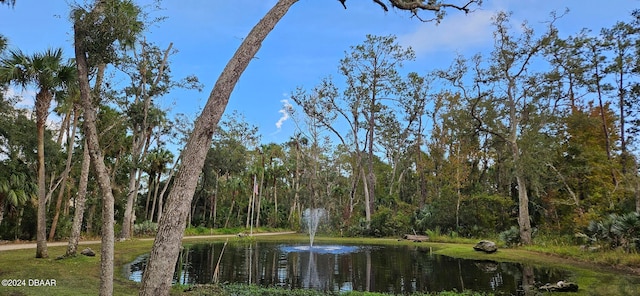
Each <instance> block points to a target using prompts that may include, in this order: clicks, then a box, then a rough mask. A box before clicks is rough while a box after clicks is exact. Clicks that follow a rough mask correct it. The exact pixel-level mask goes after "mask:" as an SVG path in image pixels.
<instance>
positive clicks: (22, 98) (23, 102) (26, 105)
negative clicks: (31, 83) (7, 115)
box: [4, 87, 36, 109]
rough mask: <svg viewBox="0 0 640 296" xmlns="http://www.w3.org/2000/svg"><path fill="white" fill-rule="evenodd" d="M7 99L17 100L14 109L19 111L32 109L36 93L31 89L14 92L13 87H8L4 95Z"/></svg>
mask: <svg viewBox="0 0 640 296" xmlns="http://www.w3.org/2000/svg"><path fill="white" fill-rule="evenodd" d="M4 95H5V97H7V98H18V102H17V103H16V106H15V107H16V108H20V109H32V108H33V105H34V99H35V97H36V91H35V90H33V89H22V90H16V89H15V88H13V87H9V88H8V89H7V91H6V92H5V93H4Z"/></svg>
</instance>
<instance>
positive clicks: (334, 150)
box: [0, 1, 640, 294]
mask: <svg viewBox="0 0 640 296" xmlns="http://www.w3.org/2000/svg"><path fill="white" fill-rule="evenodd" d="M3 2H4V1H3ZM342 2H343V3H344V2H345V1H342ZM374 2H376V3H379V2H380V1H374ZM471 2H473V1H471ZM8 3H11V4H13V1H8ZM293 3H295V1H291V3H289V4H287V5H289V6H290V5H292V4H293ZM380 3H381V2H380ZM393 3H396V1H391V4H393ZM398 3H402V2H398ZM101 5H111V6H110V8H113V9H107V10H104V7H102V6H101ZM381 5H383V4H381ZM383 7H385V8H386V6H383ZM394 7H397V6H395V5H394ZM276 8H277V7H276ZM397 8H399V9H403V8H402V7H397ZM280 9H284V8H280ZM460 9H463V10H464V9H466V6H465V7H461V8H460ZM427 10H429V9H427ZM412 11H413V13H416V10H412ZM280 13H281V14H284V13H286V9H285V10H284V11H281V12H280ZM71 17H72V20H73V22H74V38H75V46H76V47H75V55H74V57H75V58H74V59H69V58H64V55H65V54H67V55H71V53H63V52H62V51H61V50H58V49H48V50H43V51H42V53H36V54H33V55H27V54H25V53H23V52H21V51H20V50H19V49H13V48H11V49H10V48H6V44H7V42H6V40H5V39H4V38H1V36H0V52H1V53H0V81H2V84H1V85H0V88H1V90H2V91H0V239H3V240H13V239H24V240H31V239H37V241H38V250H37V253H36V257H47V256H48V254H47V250H46V241H47V240H49V241H51V240H56V239H69V241H70V244H69V251H68V252H67V253H68V255H69V256H71V255H73V254H75V251H76V250H75V246H77V241H78V238H79V237H80V236H81V235H82V233H85V234H87V235H103V244H104V245H107V246H108V245H111V246H113V238H114V237H115V236H116V235H117V236H119V237H120V238H122V239H127V238H130V237H131V236H132V235H134V234H135V233H136V230H137V231H139V232H143V231H146V230H148V228H149V227H150V228H151V229H152V230H153V231H155V229H156V228H155V225H157V224H156V223H159V222H161V221H163V219H164V220H165V221H170V219H176V218H175V217H182V216H180V215H184V216H185V217H184V220H185V221H184V223H186V224H187V225H190V226H192V227H207V228H252V227H273V228H288V229H299V228H300V227H301V226H302V225H301V222H302V215H303V212H304V210H305V209H306V208H324V209H325V210H326V213H328V215H327V216H328V217H327V222H326V223H325V225H324V228H323V229H324V231H327V232H332V233H334V234H339V235H368V236H394V235H396V236H397V235H400V234H404V233H413V232H417V233H424V232H426V231H429V230H431V231H432V230H435V229H438V230H439V231H442V232H446V233H452V234H456V235H461V236H469V237H481V236H485V235H490V234H497V233H503V234H504V237H509V234H510V233H511V234H513V233H515V235H512V236H511V237H512V239H511V241H510V242H520V243H525V244H529V243H533V242H535V235H536V234H537V233H545V234H553V235H561V236H571V237H573V236H574V235H575V234H580V236H581V237H585V238H586V239H587V240H590V241H595V240H608V243H609V244H610V246H611V247H624V248H626V249H633V248H634V247H635V245H636V244H638V243H640V238H639V237H638V236H637V233H639V232H638V231H640V217H639V216H638V214H637V213H640V177H639V171H638V159H637V158H638V154H637V153H638V150H637V149H638V133H639V123H640V122H639V120H640V117H639V116H640V114H639V113H638V112H639V111H640V110H639V109H640V102H638V97H639V95H640V93H639V92H640V87H639V86H640V84H639V83H640V80H639V79H638V76H637V75H638V74H640V68H639V65H638V61H640V43H638V40H640V39H639V34H640V12H634V13H633V14H632V15H631V16H630V20H629V21H627V22H624V21H620V22H618V23H617V24H615V25H614V26H612V27H611V28H604V29H602V30H601V31H600V32H589V31H580V32H562V33H563V34H560V32H558V29H557V28H555V27H554V26H553V23H554V21H555V19H552V20H551V21H550V22H549V25H548V27H547V28H545V29H544V32H542V33H539V32H535V31H534V30H533V29H532V28H530V27H527V26H526V25H522V26H520V27H518V28H514V27H515V26H516V25H517V24H514V23H512V22H511V20H510V18H509V14H507V13H499V14H497V15H496V16H495V17H494V29H495V33H494V36H495V39H494V47H493V50H492V51H491V52H490V53H488V54H486V55H482V54H478V55H475V56H471V57H463V56H460V57H458V58H457V59H456V60H454V61H452V64H451V66H450V67H449V68H447V69H436V70H433V71H430V72H427V71H426V70H425V72H424V73H416V72H408V71H406V70H404V68H403V65H407V64H411V65H412V68H416V62H415V60H414V59H415V53H414V52H413V50H412V49H411V48H404V47H402V46H401V45H399V44H398V42H397V41H396V39H395V37H394V36H366V37H365V39H364V41H363V42H362V43H361V44H358V45H354V46H352V47H351V48H350V49H349V51H348V52H347V53H346V54H345V57H344V58H343V59H341V60H340V61H336V63H337V68H338V75H337V76H336V77H334V78H331V77H330V76H328V77H327V78H325V79H322V80H321V81H319V82H318V84H317V85H315V86H312V87H310V88H308V89H307V88H305V87H299V88H298V89H296V90H295V91H294V92H293V94H292V96H291V99H292V100H293V101H294V102H295V103H296V106H291V107H288V110H287V111H288V112H289V113H290V114H291V115H292V117H293V118H294V120H295V121H296V126H297V127H298V128H297V131H296V133H295V134H294V135H292V136H291V137H290V139H289V141H287V142H285V143H265V142H263V141H261V136H260V134H259V130H258V127H255V126H252V125H251V124H250V123H249V122H248V120H246V119H245V118H244V117H243V116H242V114H240V113H238V112H230V113H227V116H226V117H224V118H223V120H222V121H220V122H219V123H218V122H206V123H200V124H201V125H209V124H213V126H212V127H211V128H209V129H207V130H206V131H200V133H198V132H197V131H198V124H196V126H194V127H191V126H189V124H190V123H188V122H185V121H184V120H183V119H181V118H180V117H179V116H175V117H174V118H172V115H171V114H170V112H168V110H163V109H162V108H161V107H160V106H158V105H156V104H155V103H154V99H155V98H159V97H162V96H163V95H166V94H167V93H169V92H170V91H171V90H173V89H175V88H178V87H180V88H189V89H199V88H200V84H199V82H198V80H197V78H196V77H184V78H179V79H176V78H174V77H172V75H171V59H170V57H171V55H172V54H173V53H174V50H173V44H172V43H169V44H163V45H156V44H151V43H148V42H146V41H145V40H144V38H143V37H142V32H144V28H145V26H146V25H147V24H146V23H145V20H144V15H143V13H142V11H140V9H139V8H138V7H137V6H135V5H133V3H131V2H128V1H122V2H121V1H103V2H100V1H98V2H96V4H95V5H92V6H87V7H75V8H74V10H73V13H72V16H71ZM280 17H282V15H280ZM439 17H441V16H439ZM116 19H117V20H118V23H119V24H122V23H126V24H127V27H126V28H125V27H121V28H120V29H121V30H110V29H109V28H113V27H114V24H113V23H114V22H115V21H114V20H116ZM125 19H126V20H128V21H127V22H122V20H125ZM275 22H277V20H275ZM273 25H275V23H274V24H272V26H273ZM104 32H109V34H104ZM267 33H268V32H264V33H263V34H267ZM566 33H570V34H573V35H569V36H568V37H560V36H562V35H564V34H566ZM262 38H264V36H263V37H262ZM247 42H249V41H247ZM256 42H257V41H256ZM258 43H259V42H258ZM258 47H259V45H258ZM255 50H256V51H257V48H256V49H255ZM251 56H253V55H250V56H249V59H251ZM246 62H247V63H248V61H246ZM245 66H246V65H245ZM419 67H420V65H418V68H419ZM424 68H426V66H424ZM327 74H328V75H329V74H332V73H327ZM238 75H239V74H238ZM112 77H119V78H118V79H119V81H122V80H124V79H122V77H125V78H126V81H127V85H124V86H122V85H120V86H117V87H114V86H115V85H117V83H115V82H114V81H110V79H113V78H112ZM237 78H238V77H235V78H234V79H237ZM108 85H111V86H110V87H109V86H108ZM220 87H225V86H220ZM292 87H295V86H292ZM307 87H308V86H307ZM21 88H31V89H35V92H36V93H37V95H36V96H35V98H34V99H35V107H34V110H25V109H23V108H21V107H20V104H19V99H20V97H19V96H16V95H14V93H15V92H9V91H8V90H10V89H12V90H18V89H21ZM225 89H226V90H228V92H229V94H230V92H231V90H232V89H233V86H231V88H228V86H227V87H226V88H225ZM214 93H215V94H219V93H217V92H212V95H214ZM214 99H217V100H221V101H224V100H225V99H226V100H227V101H228V96H227V97H226V98H225V97H221V98H214ZM224 102H225V104H224V105H226V101H224ZM52 105H53V107H52ZM212 108H213V107H212ZM217 108H219V106H218V107H217ZM50 110H52V112H53V113H55V114H56V115H58V116H59V117H60V118H61V122H60V124H59V125H57V126H51V125H47V124H46V121H47V116H48V113H49V111H50ZM213 111H216V110H213ZM213 111H211V112H213ZM217 111H221V110H217ZM222 111H224V108H223V109H222ZM220 114H222V113H221V112H220ZM203 118H204V119H203V120H207V118H208V119H211V118H209V117H207V116H204V117H203ZM194 129H195V131H194V132H193V133H191V130H194ZM214 130H215V133H214V132H213V131H214ZM194 133H195V134H197V135H199V136H201V137H203V138H202V139H199V140H198V141H204V143H207V144H206V145H204V146H203V147H204V151H203V159H202V169H201V170H200V169H198V166H188V167H186V168H185V166H184V161H185V160H184V159H182V158H180V159H178V152H177V151H173V152H172V151H170V150H169V147H170V145H169V144H170V143H169V141H170V140H171V139H185V140H184V141H183V142H181V143H172V144H179V145H180V146H185V144H184V143H185V142H187V143H189V142H188V141H187V140H186V139H189V141H196V140H193V135H192V134H194ZM34 135H35V136H34ZM207 137H209V138H207ZM211 137H212V139H211ZM190 145H194V147H195V146H198V145H197V143H195V142H193V143H192V144H190ZM185 147H189V145H186V146H185ZM198 147H200V146H198ZM185 149H187V148H185ZM183 155H187V157H191V156H193V157H195V156H194V155H195V154H190V153H183ZM196 160H197V159H195V158H194V159H193V160H191V161H196ZM90 164H91V165H93V169H90V167H89V165H90ZM181 166H182V168H181ZM181 169H182V170H183V171H182V173H180V172H181V171H180V170H181ZM189 169H191V170H196V171H197V173H196V174H195V177H196V179H197V180H196V181H197V182H196V183H195V184H194V185H193V187H195V188H194V190H193V191H194V192H193V194H190V195H189V199H184V198H183V199H180V196H181V195H180V194H182V195H184V194H187V193H188V192H189V190H190V188H187V187H189V186H192V185H189V184H187V183H188V182H189V180H186V179H185V178H187V177H185V176H184V175H185V174H188V173H189V171H188V170H189ZM176 183H178V184H177V185H176ZM180 186H183V187H185V188H184V189H183V190H182V191H180V192H177V191H173V189H175V188H177V187H178V188H182V187H180ZM171 192H174V193H173V194H174V196H173V197H171ZM181 192H182V193H181ZM176 200H177V201H180V202H188V203H187V205H188V206H189V207H188V210H187V211H185V212H184V213H182V212H181V210H180V209H178V208H177V206H176V205H175V204H176V202H177V201H176ZM167 206H169V207H171V208H170V209H168V210H167V209H166V208H167ZM177 211H180V214H179V215H178V214H175V213H178V212H177ZM165 215H169V216H170V217H171V218H167V217H164V218H163V216H165ZM114 222H115V224H114ZM174 226H175V225H174ZM625 227H626V228H625ZM174 228H175V227H174ZM153 231H152V232H153ZM105 233H107V234H108V235H106V236H105V235H104V234H105ZM105 237H107V238H105ZM109 237H110V238H111V241H110V242H109V241H106V239H108V238H109ZM108 251H109V248H106V247H105V248H103V252H108ZM102 255H103V258H108V257H109V254H108V253H103V254H102ZM103 264H105V266H103V271H104V273H105V275H104V276H105V277H107V279H108V274H111V275H112V274H113V266H111V267H109V266H108V263H103ZM111 264H113V263H112V262H111ZM109 268H111V269H109ZM107 282H108V280H107ZM105 285H107V284H105ZM101 290H105V291H106V290H109V287H108V286H105V287H102V288H101ZM107 294H108V293H107Z"/></svg>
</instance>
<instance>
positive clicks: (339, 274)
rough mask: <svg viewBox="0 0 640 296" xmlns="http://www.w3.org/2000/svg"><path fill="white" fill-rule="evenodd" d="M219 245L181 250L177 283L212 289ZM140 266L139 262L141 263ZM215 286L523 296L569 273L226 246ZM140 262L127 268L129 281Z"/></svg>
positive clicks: (364, 251) (390, 252)
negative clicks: (129, 274) (540, 283)
mask: <svg viewBox="0 0 640 296" xmlns="http://www.w3.org/2000/svg"><path fill="white" fill-rule="evenodd" d="M222 245H223V244H197V245H192V246H185V248H184V249H183V251H182V253H181V254H180V257H179V262H177V263H178V266H177V272H176V275H175V280H176V282H180V283H181V284H197V283H211V282H212V277H213V273H214V270H215V266H216V264H217V261H218V258H219V256H220V252H221V250H222ZM142 261H144V260H142ZM220 262H221V263H220V270H219V279H220V282H230V283H234V282H235V283H249V282H250V283H254V284H258V285H263V286H280V287H286V288H313V289H318V290H326V291H328V290H332V291H338V290H343V291H344V290H357V291H385V292H393V293H400V294H404V293H412V292H437V291H443V290H447V291H450V290H454V289H455V290H458V291H462V290H473V291H485V292H492V293H495V294H498V295H501V294H507V295H510V294H514V293H518V295H527V294H526V293H524V291H525V290H526V291H528V290H530V289H523V287H533V286H534V285H536V282H535V281H536V280H537V281H540V282H543V283H546V282H554V281H558V280H561V279H563V280H566V279H569V280H570V278H569V277H568V273H566V272H564V271H557V270H552V269H541V268H534V267H531V266H523V265H520V264H514V263H496V262H491V261H471V260H461V259H455V258H451V257H446V256H440V255H435V254H432V253H430V252H428V249H425V248H421V247H418V246H416V247H404V246H397V247H392V246H388V247H376V246H364V247H360V248H359V251H358V252H354V253H347V254H330V253H315V252H314V253H310V252H308V251H305V252H289V253H287V252H283V251H282V249H281V247H280V246H279V245H277V244H264V243H255V242H253V243H250V244H237V243H236V244H229V245H227V247H226V249H225V252H224V255H223V256H222V258H221V261H220ZM143 265H144V262H140V263H137V264H135V265H132V267H131V271H132V277H133V276H135V274H134V273H137V272H138V270H141V269H142V268H143V267H142V266H143Z"/></svg>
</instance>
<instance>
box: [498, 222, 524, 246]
mask: <svg viewBox="0 0 640 296" xmlns="http://www.w3.org/2000/svg"><path fill="white" fill-rule="evenodd" d="M499 237H500V240H501V241H503V242H504V243H505V244H506V245H507V246H515V245H518V244H520V230H519V229H518V227H516V226H511V228H509V229H507V230H505V231H503V232H500V235H499Z"/></svg>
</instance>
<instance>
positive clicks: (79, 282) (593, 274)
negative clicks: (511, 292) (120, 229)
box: [0, 229, 640, 296]
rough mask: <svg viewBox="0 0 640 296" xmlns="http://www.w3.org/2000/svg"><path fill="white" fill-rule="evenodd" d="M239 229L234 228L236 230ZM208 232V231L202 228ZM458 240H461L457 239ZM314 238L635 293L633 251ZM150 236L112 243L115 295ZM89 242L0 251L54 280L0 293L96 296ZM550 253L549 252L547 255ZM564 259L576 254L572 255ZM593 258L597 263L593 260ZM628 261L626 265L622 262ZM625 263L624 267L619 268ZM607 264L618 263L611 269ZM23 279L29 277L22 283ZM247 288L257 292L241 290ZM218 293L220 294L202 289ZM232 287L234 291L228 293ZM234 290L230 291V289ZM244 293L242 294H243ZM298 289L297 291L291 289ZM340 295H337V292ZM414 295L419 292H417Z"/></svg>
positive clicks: (132, 291) (0, 273) (130, 287)
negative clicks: (398, 248)
mask: <svg viewBox="0 0 640 296" xmlns="http://www.w3.org/2000/svg"><path fill="white" fill-rule="evenodd" d="M236 230H238V231H236ZM242 231H243V229H234V230H232V231H229V232H231V233H232V234H235V233H238V232H242ZM206 235H208V233H206ZM224 240H226V238H205V237H203V238H191V239H189V241H188V242H189V243H198V242H211V241H224ZM231 240H236V241H254V240H257V241H287V242H307V241H308V237H307V236H306V235H303V234H293V235H285V236H263V237H252V238H247V237H243V238H238V237H234V238H231ZM442 240H443V241H455V238H446V237H445V238H444V239H442ZM460 241H462V242H463V243H460ZM316 242H325V243H336V244H378V245H412V246H413V245H420V246H424V247H425V248H430V249H431V251H432V252H433V253H436V254H442V255H447V256H452V257H459V258H467V259H476V260H492V261H498V262H521V263H526V264H530V265H533V266H544V267H556V268H561V269H566V270H569V271H571V272H572V274H573V275H574V276H573V278H571V279H568V280H571V281H574V282H576V283H578V285H580V291H579V293H568V294H562V295H640V277H639V276H637V274H636V275H635V276H632V272H631V268H634V266H635V265H634V264H636V263H637V262H638V261H637V260H638V257H637V256H638V254H626V253H621V252H615V251H612V252H599V253H589V252H583V251H580V250H579V248H577V247H572V246H560V245H558V246H555V245H546V246H531V247H527V248H512V249H510V248H503V247H501V248H500V249H499V250H498V252H496V253H494V254H484V253H481V252H476V251H474V250H473V248H472V246H473V243H472V241H470V240H457V242H458V243H450V242H447V243H443V242H428V243H414V242H410V241H404V240H401V241H399V240H398V239H392V238H387V239H376V238H336V237H325V236H319V237H316ZM151 246H152V241H149V240H140V239H134V240H130V241H126V242H118V243H116V248H115V262H114V265H115V275H114V277H115V280H114V295H137V294H138V289H139V284H138V283H135V282H132V281H130V280H128V279H126V278H125V276H124V273H123V265H124V264H126V263H129V262H131V261H133V260H134V259H135V258H136V257H138V256H139V255H142V254H145V253H148V252H149V251H150V249H151ZM85 247H91V248H92V249H93V250H94V251H95V252H96V253H97V254H98V256H96V257H85V256H78V257H75V258H68V259H64V260H55V258H56V257H57V256H60V255H62V254H64V252H65V250H66V247H49V255H50V258H48V259H35V258H34V255H35V250H33V249H28V250H15V251H2V252H0V279H24V280H26V281H28V279H55V280H56V286H55V287H2V286H0V295H15V296H17V295H96V294H97V293H98V290H99V286H100V257H99V252H100V248H99V246H98V245H89V246H85V245H83V246H81V247H80V248H81V249H82V248H85ZM550 254H553V255H550ZM569 258H577V259H578V260H573V259H569ZM591 262H597V263H599V264H592V263H591ZM624 264H630V265H624ZM623 265H624V267H625V268H622V266H623ZM612 267H617V269H613V268H612ZM27 284H28V282H27ZM184 288H185V287H174V289H173V290H172V294H173V295H301V296H307V295H310V296H312V295H317V294H313V293H316V292H315V291H311V290H301V291H295V292H292V291H289V290H285V291H284V292H281V291H279V290H278V291H275V290H271V289H267V288H259V287H255V286H248V287H247V286H241V285H240V286H237V285H231V286H219V287H216V288H211V287H209V288H206V289H205V291H202V290H201V291H191V292H188V293H187V292H184ZM241 290H242V291H250V292H255V293H257V294H246V293H248V292H240V291H241ZM216 291H217V292H219V293H220V294H205V293H213V292H216ZM233 291H236V292H233ZM232 292H233V293H232ZM242 293H245V294H242ZM278 293H285V294H278ZM296 293H298V294H296ZM450 293H454V292H447V293H441V294H435V295H468V296H471V295H474V296H475V295H481V294H473V293H471V292H469V293H466V294H464V293H463V294H457V293H454V294H450ZM341 295H342V294H341ZM346 295H350V296H377V295H382V294H378V293H364V292H352V293H348V294H346ZM416 295H418V294H416Z"/></svg>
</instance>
